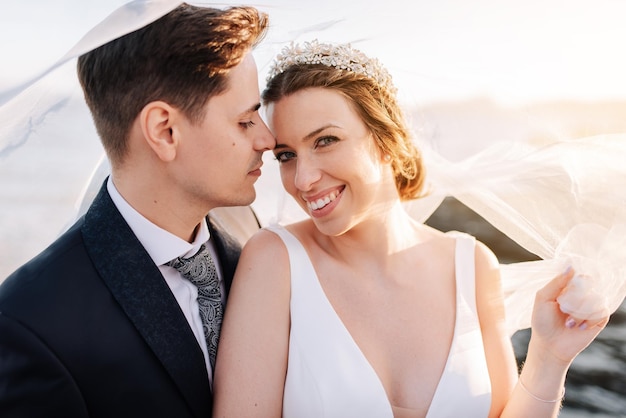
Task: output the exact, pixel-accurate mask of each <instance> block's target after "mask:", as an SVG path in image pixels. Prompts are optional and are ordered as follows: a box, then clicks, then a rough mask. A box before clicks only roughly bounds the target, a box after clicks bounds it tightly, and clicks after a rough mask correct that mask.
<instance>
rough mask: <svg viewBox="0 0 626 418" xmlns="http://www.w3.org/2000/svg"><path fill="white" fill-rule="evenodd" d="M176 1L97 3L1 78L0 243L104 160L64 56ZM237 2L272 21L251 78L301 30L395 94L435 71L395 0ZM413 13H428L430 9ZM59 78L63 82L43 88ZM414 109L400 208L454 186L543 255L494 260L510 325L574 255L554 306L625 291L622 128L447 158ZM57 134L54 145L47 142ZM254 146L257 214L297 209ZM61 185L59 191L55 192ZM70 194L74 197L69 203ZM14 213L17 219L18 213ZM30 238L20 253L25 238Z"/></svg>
mask: <svg viewBox="0 0 626 418" xmlns="http://www.w3.org/2000/svg"><path fill="white" fill-rule="evenodd" d="M180 3H181V2H179V1H171V0H135V1H132V2H130V3H127V4H125V5H122V6H121V7H119V8H118V9H116V10H113V11H112V13H111V14H110V15H108V17H104V16H103V20H102V21H101V23H99V24H98V25H96V26H95V27H94V28H93V29H92V30H91V31H89V32H88V33H86V34H85V36H84V37H83V38H82V39H80V40H78V42H77V44H76V45H75V46H74V47H72V48H71V49H69V52H67V54H65V55H64V56H63V57H62V58H61V59H59V60H58V61H56V62H54V63H52V64H51V65H50V66H49V67H47V68H45V69H43V71H42V72H41V73H40V75H38V76H35V77H34V78H32V79H31V80H29V81H26V82H22V83H19V84H18V85H16V86H12V87H11V88H9V89H8V90H5V91H4V92H0V104H2V106H1V107H0V120H1V121H2V125H1V126H0V173H1V174H2V177H4V179H5V180H4V182H3V184H2V187H3V188H4V190H7V191H5V192H3V193H6V197H5V198H6V202H3V205H5V207H6V208H8V211H7V215H5V218H6V216H9V217H10V219H9V220H8V221H7V220H6V219H5V223H4V224H2V227H3V229H5V231H6V232H3V235H4V238H3V243H2V245H1V246H0V251H5V250H6V251H7V252H8V251H9V250H10V249H9V243H10V242H11V241H16V240H19V239H20V238H19V237H20V236H21V235H22V234H24V233H26V235H29V234H30V235H29V236H31V237H35V239H36V240H37V241H38V242H39V243H40V245H41V247H39V248H37V249H36V250H37V251H39V250H40V249H41V248H43V246H45V245H46V244H47V243H49V242H50V241H51V240H52V239H53V238H54V236H55V235H58V234H59V233H60V232H61V231H62V230H63V229H64V228H65V227H66V226H68V225H69V224H70V223H71V222H73V220H74V219H75V218H76V217H77V216H79V215H80V214H81V213H83V212H84V211H85V210H86V207H87V206H88V204H89V202H90V201H91V199H92V197H93V196H94V194H95V192H96V191H97V189H98V188H99V186H100V185H101V183H102V180H103V179H104V177H105V176H106V174H107V173H108V164H107V161H106V159H105V158H104V156H103V152H102V149H101V147H100V145H99V142H98V140H97V136H96V133H95V129H94V127H93V126H92V124H91V117H90V116H89V113H88V111H87V110H86V106H85V105H84V103H82V97H81V93H80V89H79V87H78V83H77V81H76V75H75V70H74V67H75V61H76V57H77V56H79V55H80V54H82V53H84V52H86V51H88V50H91V49H93V48H95V47H97V46H99V45H101V44H103V43H106V42H107V41H109V40H110V39H114V38H115V37H119V36H121V35H123V34H125V33H128V32H130V31H132V30H135V29H137V28H140V27H142V26H144V25H145V24H147V23H149V22H151V21H153V20H155V19H157V18H158V17H160V16H162V15H163V14H165V13H167V12H168V11H169V10H171V9H173V8H174V7H176V6H177V5H178V4H180ZM188 3H191V4H196V5H199V6H203V5H209V6H214V7H224V6H227V5H228V4H229V3H232V4H235V3H234V2H225V3H224V2H223V3H209V2H195V1H190V2H188ZM245 3H246V4H249V5H253V6H256V7H258V8H259V9H261V10H264V11H266V12H268V13H269V15H270V24H271V30H270V33H269V34H268V37H267V38H266V39H265V40H264V41H263V42H262V44H261V45H260V46H259V47H258V48H257V50H256V51H255V52H254V55H255V58H256V61H257V65H258V67H259V77H260V86H261V88H262V86H263V83H264V79H265V74H266V72H267V70H268V67H269V64H270V63H271V60H272V57H273V56H274V55H275V54H276V53H277V52H279V51H280V49H281V48H282V46H284V45H286V44H287V43H289V42H290V41H294V40H295V41H306V40H310V39H313V38H318V39H320V40H323V41H326V42H351V43H353V45H354V46H355V47H357V48H359V49H361V50H362V51H363V52H365V53H366V54H368V55H370V56H376V57H378V58H380V59H381V61H382V62H383V63H384V64H385V65H386V66H387V67H388V68H389V70H390V72H391V73H392V75H393V76H394V79H396V76H397V80H396V85H397V86H398V88H399V94H400V99H401V102H403V103H406V104H407V106H410V105H414V104H415V101H416V97H419V94H420V93H419V92H420V91H421V92H422V93H423V94H427V92H428V91H429V89H432V88H433V87H432V85H437V83H438V82H437V80H435V78H434V76H433V75H432V73H431V75H429V74H428V73H424V72H420V70H419V69H417V68H412V65H413V64H411V63H410V62H408V61H404V60H403V58H407V57H409V56H412V55H414V54H413V53H412V51H411V50H410V43H411V37H410V36H411V33H412V31H414V28H412V27H410V26H409V27H407V26H408V25H407V24H406V22H407V21H406V20H402V22H405V23H403V24H399V23H397V22H396V20H397V21H398V22H399V21H400V18H401V17H402V11H403V10H402V8H403V2H398V1H395V0H394V1H391V2H388V3H389V4H387V3H386V6H385V7H386V8H385V10H384V11H383V12H381V11H380V10H379V9H378V7H380V4H377V3H371V4H368V5H366V4H361V2H356V1H348V2H344V3H345V4H344V3H342V4H341V5H339V4H335V3H340V2H331V1H328V0H321V1H317V2H313V3H315V7H312V6H305V5H297V4H294V3H293V2H288V1H271V0H268V1H265V2H263V3H260V4H255V3H256V1H255V0H253V1H249V2H245ZM381 13H382V14H381ZM386 14H389V15H388V16H387V15H386ZM404 18H406V16H404ZM414 18H415V19H416V20H417V21H419V22H427V20H428V18H429V16H425V17H424V16H415V17H414ZM394 22H396V23H397V24H394ZM364 23H365V24H364ZM398 42H407V43H408V45H409V47H406V46H405V47H404V48H401V49H400V50H401V51H404V54H398V53H395V54H394V53H393V52H392V51H390V50H389V49H390V48H388V46H389V45H391V44H392V43H398ZM427 57H428V55H425V59H426V58H427ZM432 57H433V55H431V58H430V59H433V60H435V59H436V58H432ZM407 59H408V58H407ZM68 80H69V81H70V83H69V84H68V83H67V81H68ZM445 80H447V81H448V82H445ZM450 80H451V79H450V78H448V79H446V78H445V77H444V82H441V80H439V86H443V87H445V88H448V89H451V90H453V89H454V87H456V83H455V82H452V81H450ZM457 81H458V80H457ZM61 84H63V85H66V84H68V85H69V86H68V87H67V88H65V89H62V90H59V89H55V88H52V87H58V86H59V85H61ZM409 87H411V88H409ZM413 123H414V124H415V125H416V127H415V128H416V135H415V136H416V141H417V142H418V146H419V147H420V149H421V150H422V151H423V154H424V159H425V162H426V166H427V170H428V171H427V175H428V178H427V180H428V187H429V190H430V191H431V193H430V194H429V195H428V196H427V197H425V198H423V199H419V200H416V201H412V202H407V203H406V208H407V210H408V212H409V213H410V214H411V215H412V216H414V217H415V218H416V219H418V220H420V221H424V220H426V219H427V218H428V217H429V216H430V215H431V214H432V213H433V212H434V211H435V210H436V209H437V208H438V207H439V206H440V205H441V203H442V202H443V200H444V199H445V198H446V197H448V196H453V197H455V198H456V199H458V200H459V201H460V202H462V203H464V204H465V205H466V206H468V207H469V208H471V209H472V210H474V211H475V212H476V213H477V214H479V215H480V216H482V217H483V218H484V219H486V220H487V221H488V222H489V223H491V224H492V225H493V226H494V227H496V228H497V229H499V230H500V231H502V232H503V233H504V234H506V235H507V236H508V237H510V238H511V239H512V240H513V241H515V242H516V243H518V244H519V245H520V246H522V247H524V248H525V249H527V250H528V251H530V252H531V253H533V254H536V255H537V256H539V257H540V258H541V260H540V261H529V262H520V263H513V264H506V265H502V272H503V286H504V291H505V296H506V306H507V320H508V322H509V329H510V332H511V334H512V333H513V332H515V331H516V330H518V329H523V328H527V327H528V326H529V324H530V322H529V318H530V311H531V309H532V303H533V300H534V299H533V298H534V293H535V292H536V291H537V289H539V288H540V287H541V286H543V284H545V283H546V281H547V280H549V279H550V278H552V277H553V276H554V275H555V274H557V273H558V272H560V271H562V270H563V269H564V268H565V267H566V266H567V265H572V266H573V267H574V268H575V269H576V271H577V272H578V273H579V277H578V278H577V279H576V280H575V282H574V284H573V286H572V289H571V290H570V291H568V292H567V293H566V294H564V295H563V296H562V298H561V299H560V300H559V302H560V304H561V307H562V309H564V310H566V311H568V312H570V313H572V314H573V315H576V316H578V317H580V318H590V319H593V318H596V317H597V316H598V315H602V314H605V313H606V312H609V313H612V312H614V311H615V310H616V309H618V307H619V306H620V305H621V303H622V302H623V300H624V297H625V296H626V267H625V266H626V250H624V248H626V245H624V244H626V190H625V189H624V187H623V181H624V179H626V168H625V166H624V164H623V161H624V160H626V134H620V133H617V134H615V133H613V134H610V133H609V134H606V135H596V136H588V137H581V138H563V137H560V136H558V135H556V136H554V137H553V138H550V140H546V141H538V142H535V143H533V142H530V141H524V140H516V139H515V138H507V137H503V138H502V139H501V140H498V141H490V142H488V141H483V142H481V141H475V142H474V143H472V144H471V146H469V148H470V149H471V152H466V153H465V154H466V155H464V156H463V157H462V158H456V159H454V158H449V157H445V156H443V155H442V153H441V146H440V145H439V144H438V143H437V141H436V135H432V134H428V132H426V133H425V132H424V130H423V129H421V126H420V121H419V120H417V121H416V120H414V121H413ZM61 138H62V139H63V142H62V143H63V145H62V146H60V145H58V144H59V143H61V141H60V139H61ZM465 146H466V147H467V146H468V144H467V143H465ZM266 160H267V161H266V163H265V165H264V169H263V170H264V174H263V176H262V177H261V179H260V180H259V181H258V183H257V200H256V201H255V203H254V204H253V206H254V208H255V209H256V211H257V212H258V213H259V216H260V219H261V221H262V223H264V224H265V225H268V224H270V223H285V222H290V221H292V220H296V219H300V218H302V217H304V216H305V214H304V213H303V212H301V210H300V209H299V208H297V207H296V206H295V204H294V203H293V202H291V201H290V199H289V198H288V197H287V196H286V194H285V193H284V192H283V191H282V186H281V185H280V180H279V176H278V168H277V165H276V164H275V163H274V162H273V161H271V156H268V157H266ZM44 162H45V163H44ZM9 176H12V177H11V180H8V177H9ZM61 198H63V199H65V200H64V201H63V202H60V200H61ZM33 199H34V200H35V202H38V203H40V204H38V205H33V206H37V208H38V209H36V210H35V209H31V211H30V212H29V211H26V213H24V208H25V207H26V203H28V202H31V201H33ZM68 200H69V201H71V202H75V204H69V205H68V204H67V201H68ZM18 213H19V214H20V215H22V216H23V217H25V218H26V219H27V220H26V221H23V218H22V221H18V220H17V217H15V215H16V214H18ZM29 225H30V226H29ZM29 228H30V229H29ZM43 230H47V231H49V232H48V235H45V234H43V233H41V232H40V231H43ZM31 252H32V253H31V254H30V255H29V256H32V255H34V252H35V249H32V250H31ZM23 261H26V260H23ZM19 264H21V262H20V263H19ZM16 267H17V265H14V266H13V268H16ZM9 272H10V271H9ZM9 272H6V273H7V274H8V273H9Z"/></svg>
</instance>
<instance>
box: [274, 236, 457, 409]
mask: <svg viewBox="0 0 626 418" xmlns="http://www.w3.org/2000/svg"><path fill="white" fill-rule="evenodd" d="M285 231H286V232H287V233H289V234H290V235H292V237H293V238H294V239H295V241H296V242H297V243H298V245H299V246H300V247H301V249H302V251H304V253H305V254H306V259H307V261H308V264H309V267H310V269H311V271H312V273H313V277H314V278H315V280H314V281H315V284H316V288H317V289H318V290H319V294H320V296H321V298H322V300H323V301H324V302H325V303H326V305H327V306H328V307H329V308H330V310H331V311H332V315H331V317H333V318H334V319H335V323H336V326H338V327H340V328H341V329H342V330H343V331H344V332H345V334H346V335H347V337H348V340H349V341H350V344H351V345H352V346H353V348H354V350H355V352H356V353H358V354H359V356H360V358H362V359H363V360H364V361H365V364H366V365H367V367H368V368H369V370H370V371H371V372H372V373H371V374H372V375H373V376H375V377H376V383H377V386H378V387H379V388H380V390H381V391H382V395H383V398H384V399H385V400H386V402H387V405H388V406H389V411H390V413H391V417H393V406H392V404H391V401H390V400H389V397H388V395H387V391H386V390H385V386H384V385H383V382H382V380H381V379H380V376H379V375H378V373H377V372H376V369H375V368H374V366H372V364H371V363H370V361H369V360H368V358H367V357H366V356H365V353H363V351H362V350H361V347H359V345H358V344H357V342H356V340H355V339H354V337H353V336H352V334H351V333H350V331H349V330H348V327H346V325H345V323H344V322H343V320H342V319H341V317H339V314H338V313H337V311H336V310H335V307H334V306H333V304H332V302H331V301H330V299H328V296H327V295H326V292H325V291H324V288H323V287H322V283H321V282H320V280H319V277H318V275H317V271H316V270H315V266H314V265H313V262H312V261H311V257H310V255H309V253H308V251H307V250H306V248H305V247H304V245H303V244H302V243H301V242H300V240H299V239H298V238H297V237H296V236H295V235H294V234H292V233H291V232H290V231H288V230H286V229H285ZM457 245H458V240H456V242H455V258H454V259H455V260H456V251H457V250H458V249H457ZM457 280H458V272H457V266H456V265H455V268H454V282H455V292H454V299H455V305H454V306H455V308H454V329H453V333H452V342H451V343H450V346H449V347H448V355H447V357H446V362H445V365H444V368H443V370H442V372H441V375H440V376H439V381H438V382H437V386H436V388H435V391H434V392H433V396H432V398H431V399H430V404H429V405H428V410H427V412H426V416H425V418H431V417H430V413H431V407H432V404H433V400H434V399H435V398H436V397H437V394H438V392H439V389H440V388H441V385H442V381H443V377H444V376H445V374H446V371H447V370H448V369H449V365H450V358H451V355H452V353H453V352H454V350H453V348H454V347H455V345H456V341H457V338H456V337H457V329H458V323H457V321H458V318H459V316H458V297H459V295H458V291H459V290H458V289H459V286H458V283H457Z"/></svg>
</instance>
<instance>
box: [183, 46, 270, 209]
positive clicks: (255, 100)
mask: <svg viewBox="0 0 626 418" xmlns="http://www.w3.org/2000/svg"><path fill="white" fill-rule="evenodd" d="M259 107H260V94H259V85H258V75H257V68H256V63H255V62H254V59H253V57H252V55H251V54H248V55H247V56H246V58H244V60H243V61H242V62H241V63H240V64H239V65H237V66H236V67H234V68H233V69H232V70H230V72H229V75H228V88H227V89H226V90H225V91H224V92H223V93H221V94H220V95H217V96H214V97H211V98H210V99H209V101H208V103H207V104H206V106H205V108H204V119H203V120H202V122H200V123H195V124H194V123H192V122H189V123H187V124H185V125H184V126H183V130H182V132H181V134H182V135H181V137H182V138H184V142H185V144H184V148H183V150H182V152H184V153H185V155H184V158H185V162H186V164H185V165H186V168H185V170H186V171H187V176H188V181H189V184H188V186H190V187H189V189H188V190H189V191H191V192H192V193H196V194H197V195H198V196H196V197H197V198H201V199H203V200H205V201H208V202H209V203H210V206H211V207H218V206H243V205H249V204H250V203H252V201H253V200H254V198H255V196H256V193H255V190H254V183H255V182H256V180H257V179H258V178H259V176H260V175H261V166H262V165H263V163H262V161H261V157H262V154H263V152H264V151H266V150H269V149H273V148H274V137H273V136H272V134H271V133H270V131H269V129H268V128H267V126H266V125H265V123H264V122H263V120H262V119H261V117H260V115H259V112H258V110H259Z"/></svg>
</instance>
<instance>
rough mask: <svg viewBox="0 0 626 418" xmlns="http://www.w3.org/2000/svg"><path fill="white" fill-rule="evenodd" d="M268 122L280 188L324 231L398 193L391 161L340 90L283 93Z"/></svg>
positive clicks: (344, 225)
mask: <svg viewBox="0 0 626 418" xmlns="http://www.w3.org/2000/svg"><path fill="white" fill-rule="evenodd" d="M268 122H269V126H270V129H271V130H272V132H273V133H274V136H275V138H276V144H277V145H276V148H275V149H274V155H275V156H276V159H277V160H278V162H279V164H280V173H281V179H282V182H283V186H284V187H285V189H286V190H287V192H288V193H289V194H290V195H291V196H293V198H294V199H296V201H297V202H298V204H299V205H300V206H301V207H302V208H303V209H304V210H305V211H306V212H307V213H308V214H309V215H310V216H311V217H312V218H313V220H314V222H315V223H316V225H317V227H318V229H320V230H321V231H322V232H324V233H325V234H328V235H338V234H341V233H344V232H346V231H347V230H349V229H350V228H352V227H353V226H354V225H356V224H357V223H359V222H361V221H363V220H364V219H367V218H368V217H370V216H372V214H375V213H376V211H377V210H379V209H380V208H383V207H385V206H387V205H386V203H388V200H389V197H390V196H393V195H395V196H396V197H397V194H396V192H395V184H394V182H393V174H392V172H391V168H390V166H389V164H385V163H384V162H383V159H382V156H381V153H380V151H379V150H378V148H377V147H376V145H375V144H374V140H373V137H372V134H371V132H370V131H369V130H368V128H367V126H366V125H365V124H364V123H363V121H362V120H361V118H360V117H359V115H358V114H357V113H356V111H355V110H354V108H353V107H352V106H351V104H350V102H349V101H348V100H347V99H346V98H344V97H343V96H342V95H341V94H339V93H338V92H336V91H333V90H329V89H324V88H309V89H305V90H300V91H298V92H296V93H294V94H292V95H289V96H286V97H283V98H282V99H280V100H279V101H278V102H276V103H274V104H272V105H270V106H269V107H268ZM389 190H391V191H392V194H391V195H390V194H389Z"/></svg>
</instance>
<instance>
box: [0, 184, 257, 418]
mask: <svg viewBox="0 0 626 418" xmlns="http://www.w3.org/2000/svg"><path fill="white" fill-rule="evenodd" d="M238 210H239V212H238V214H239V215H238V216H240V215H241V214H243V212H242V210H243V209H238ZM247 210H248V216H252V215H250V212H251V210H250V209H249V208H248V209H247ZM252 218H253V219H254V220H253V221H247V225H254V224H255V222H256V218H254V217H253V216H252ZM223 224H224V222H221V223H220V222H214V221H211V220H210V222H209V225H210V226H209V228H210V230H211V235H212V236H213V237H215V239H216V247H217V252H218V256H219V257H220V263H221V265H222V270H223V274H224V279H225V280H226V283H227V289H229V288H230V282H231V280H232V275H233V272H234V270H235V267H236V264H237V260H238V258H239V253H240V251H241V245H240V242H238V241H237V239H235V238H233V237H230V236H229V235H228V234H227V233H225V231H223V230H222V229H221V228H222V227H223V226H224V225H223ZM244 224H246V222H244ZM256 228H258V223H256ZM252 232H253V231H250V233H252ZM211 407H212V399H211V391H210V388H209V380H208V376H207V371H206V366H205V361H204V357H203V354H202V351H201V349H200V347H199V345H198V343H197V342H196V339H195V337H194V335H193V333H192V331H191V329H190V327H189V325H188V323H187V321H186V320H185V317H184V315H183V313H182V311H181V309H180V307H179V305H178V304H177V302H176V300H175V298H174V296H173V294H172V293H171V291H170V289H169V287H168V286H167V284H166V283H165V280H164V279H163V276H162V275H161V273H160V271H159V269H158V268H157V266H155V265H154V263H153V262H152V260H151V259H150V257H149V256H148V254H147V252H146V251H145V249H144V248H143V246H142V245H141V244H140V243H139V241H138V240H137V238H136V237H135V235H134V234H133V232H132V231H131V229H130V227H129V226H128V224H127V223H126V222H125V221H124V219H123V217H122V216H121V214H120V213H119V211H118V210H117V208H116V207H115V205H114V204H113V201H112V200H111V198H110V196H109V194H108V193H107V191H106V186H103V187H102V188H101V190H100V192H99V194H98V196H97V197H96V198H95V200H94V202H93V203H92V205H91V207H90V208H89V210H88V211H87V213H86V214H85V215H84V216H83V217H82V218H81V219H79V220H78V221H77V222H76V223H75V224H74V225H73V226H72V227H71V228H70V229H69V230H68V231H67V232H65V233H64V234H63V235H62V236H61V237H60V238H59V239H58V240H56V241H55V242H54V243H53V244H52V245H51V246H50V247H48V248H47V249H46V250H44V251H43V252H42V253H41V254H39V255H38V256H37V257H35V258H34V259H33V260H31V261H30V262H28V263H27V264H26V265H24V266H22V267H21V268H20V269H19V270H17V271H16V272H15V273H13V274H12V275H11V276H9V277H8V278H7V279H6V280H5V281H4V283H2V285H1V286H0V417H2V418H9V417H11V418H12V417H20V418H23V417H46V418H52V417H63V418H68V417H116V418H121V417H133V418H137V417H168V418H181V417H210V416H211Z"/></svg>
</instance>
